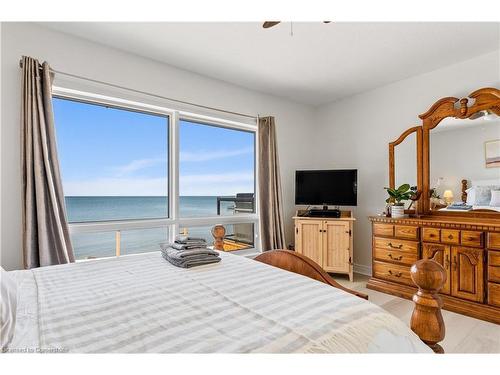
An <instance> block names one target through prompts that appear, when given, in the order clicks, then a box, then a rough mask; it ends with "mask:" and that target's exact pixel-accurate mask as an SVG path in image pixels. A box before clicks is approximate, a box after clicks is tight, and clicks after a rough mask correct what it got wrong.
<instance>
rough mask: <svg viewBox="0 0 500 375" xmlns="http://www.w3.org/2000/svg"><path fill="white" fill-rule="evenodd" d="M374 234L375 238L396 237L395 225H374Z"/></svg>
mask: <svg viewBox="0 0 500 375" xmlns="http://www.w3.org/2000/svg"><path fill="white" fill-rule="evenodd" d="M373 234H374V235H375V236H388V237H393V236H394V225H392V224H378V223H375V224H373Z"/></svg>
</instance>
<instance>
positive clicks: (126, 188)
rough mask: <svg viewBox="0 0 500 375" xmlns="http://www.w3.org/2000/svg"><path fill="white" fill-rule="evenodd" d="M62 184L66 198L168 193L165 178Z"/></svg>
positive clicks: (124, 178)
mask: <svg viewBox="0 0 500 375" xmlns="http://www.w3.org/2000/svg"><path fill="white" fill-rule="evenodd" d="M63 184H64V186H63V188H64V195H68V196H113V195H115V196H144V195H146V196H163V195H167V191H168V184H167V179H166V178H127V177H109V178H96V179H93V180H71V181H64V182H63Z"/></svg>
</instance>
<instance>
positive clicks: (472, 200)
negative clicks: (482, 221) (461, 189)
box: [465, 187, 476, 206]
mask: <svg viewBox="0 0 500 375" xmlns="http://www.w3.org/2000/svg"><path fill="white" fill-rule="evenodd" d="M465 192H466V193H467V202H466V203H467V204H468V205H471V206H474V205H475V204H476V188H473V187H471V188H468V189H467V190H465Z"/></svg>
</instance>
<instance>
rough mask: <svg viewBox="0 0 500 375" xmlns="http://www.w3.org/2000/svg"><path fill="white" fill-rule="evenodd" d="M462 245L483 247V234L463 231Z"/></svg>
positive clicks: (461, 236)
mask: <svg viewBox="0 0 500 375" xmlns="http://www.w3.org/2000/svg"><path fill="white" fill-rule="evenodd" d="M460 243H461V244H462V245H464V246H470V247H483V232H472V231H467V230H463V231H462V234H461V235H460Z"/></svg>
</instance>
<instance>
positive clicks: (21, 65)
mask: <svg viewBox="0 0 500 375" xmlns="http://www.w3.org/2000/svg"><path fill="white" fill-rule="evenodd" d="M19 67H20V68H22V67H23V60H22V59H21V60H19ZM39 69H40V70H41V69H42V68H41V67H40V68H39ZM50 72H51V73H54V74H60V75H64V76H68V77H72V78H77V79H81V80H84V81H89V82H93V83H98V84H101V85H105V86H110V87H114V88H117V89H121V90H126V91H131V92H135V93H137V94H142V95H148V96H152V97H155V98H160V99H165V100H168V101H171V102H175V103H181V104H187V105H191V106H194V107H198V108H203V109H208V110H211V111H217V112H222V113H227V114H231V115H236V116H241V117H247V118H251V119H254V120H257V119H258V118H259V116H252V115H247V114H245V113H240V112H233V111H226V110H225V109H220V108H215V107H209V106H206V105H202V104H196V103H191V102H187V101H184V100H178V99H173V98H169V97H167V96H162V95H158V94H151V93H149V92H146V91H141V90H136V89H131V88H128V87H125V86H120V85H116V84H114V83H109V82H104V81H99V80H97V79H93V78H88V77H84V76H80V75H77V74H72V73H66V72H61V71H59V70H55V69H53V68H50Z"/></svg>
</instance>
